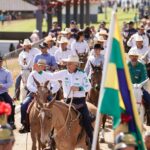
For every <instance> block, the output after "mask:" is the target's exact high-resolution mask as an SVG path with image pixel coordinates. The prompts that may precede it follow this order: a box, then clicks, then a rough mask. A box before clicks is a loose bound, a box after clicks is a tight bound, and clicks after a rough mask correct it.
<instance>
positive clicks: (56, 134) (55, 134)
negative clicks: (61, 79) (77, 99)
mask: <svg viewBox="0 0 150 150" xmlns="http://www.w3.org/2000/svg"><path fill="white" fill-rule="evenodd" d="M70 93H71V90H70V91H69V94H68V96H67V98H66V100H67V99H68V97H69V95H70ZM73 94H74V93H73ZM72 102H73V95H72V98H71V102H70V104H69V110H68V114H67V118H66V121H65V124H64V125H63V127H62V128H61V129H60V130H59V131H58V132H57V133H54V135H53V136H52V138H55V137H56V136H58V134H59V133H60V132H61V131H62V130H63V129H64V128H65V126H66V124H67V122H68V119H69V115H70V111H71V106H72Z"/></svg>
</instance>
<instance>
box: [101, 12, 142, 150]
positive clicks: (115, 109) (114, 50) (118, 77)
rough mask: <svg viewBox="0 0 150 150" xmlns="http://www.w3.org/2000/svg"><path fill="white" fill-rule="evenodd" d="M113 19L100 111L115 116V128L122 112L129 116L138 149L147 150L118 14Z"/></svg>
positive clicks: (131, 131) (119, 121) (129, 124)
mask: <svg viewBox="0 0 150 150" xmlns="http://www.w3.org/2000/svg"><path fill="white" fill-rule="evenodd" d="M112 19H114V20H113V21H114V26H113V27H114V28H113V29H111V31H113V34H112V40H111V44H112V45H111V50H110V54H109V58H108V61H107V65H106V66H107V69H106V73H105V80H104V81H103V87H102V90H101V92H102V93H101V96H100V105H99V111H100V113H101V114H108V115H110V116H113V127H114V128H117V127H118V125H119V124H120V123H121V116H122V114H125V115H126V116H127V117H128V130H129V132H130V133H132V134H133V135H134V136H135V137H136V140H137V144H138V149H139V150H145V145H144V142H143V139H142V134H141V127H142V124H141V122H140V119H139V115H138V112H137V107H136V100H135V97H134V95H133V90H132V84H131V79H130V74H129V70H128V67H127V64H126V61H125V52H124V48H123V43H122V39H121V34H120V32H119V26H118V22H117V17H116V15H114V18H112ZM108 44H110V43H108ZM108 51H109V49H108ZM106 57H107V55H106Z"/></svg>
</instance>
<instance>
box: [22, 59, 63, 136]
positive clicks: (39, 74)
mask: <svg viewBox="0 0 150 150" xmlns="http://www.w3.org/2000/svg"><path fill="white" fill-rule="evenodd" d="M45 67H46V61H45V60H42V59H39V60H38V62H37V66H36V65H35V70H34V71H32V72H31V74H30V75H29V77H28V81H27V88H28V90H29V91H30V93H29V94H28V96H27V97H26V99H25V100H24V101H23V103H22V105H21V123H22V125H23V126H22V128H21V129H20V130H19V132H20V133H26V132H29V128H27V122H26V119H27V118H26V117H27V109H28V106H29V104H30V103H31V102H32V99H33V98H34V95H35V94H36V92H37V90H38V89H37V85H36V83H35V80H36V81H38V82H39V83H40V85H41V86H42V85H44V83H45V82H46V81H50V84H48V89H52V90H51V92H52V94H54V93H56V92H57V91H58V90H59V88H60V85H59V83H58V82H56V81H55V82H54V81H51V73H50V72H45V71H43V70H45ZM47 99H48V101H50V100H51V99H52V97H51V96H48V98H47Z"/></svg>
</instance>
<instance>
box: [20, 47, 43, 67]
mask: <svg viewBox="0 0 150 150" xmlns="http://www.w3.org/2000/svg"><path fill="white" fill-rule="evenodd" d="M39 53H41V52H40V50H38V49H37V48H32V49H30V50H29V52H26V51H22V52H21V53H20V54H19V57H18V61H19V65H20V66H21V69H31V68H32V67H33V60H34V57H35V56H36V55H37V54H39Z"/></svg>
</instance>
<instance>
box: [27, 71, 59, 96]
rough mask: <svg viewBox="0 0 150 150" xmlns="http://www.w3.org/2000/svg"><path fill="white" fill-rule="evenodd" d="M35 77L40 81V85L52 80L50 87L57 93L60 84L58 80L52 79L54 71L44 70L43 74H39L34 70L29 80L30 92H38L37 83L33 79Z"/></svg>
mask: <svg viewBox="0 0 150 150" xmlns="http://www.w3.org/2000/svg"><path fill="white" fill-rule="evenodd" d="M33 77H34V78H35V79H36V80H37V81H38V82H39V83H40V85H43V86H44V84H45V83H46V81H50V82H49V84H48V86H47V87H48V89H49V90H51V87H52V90H51V92H52V94H54V93H56V92H57V91H58V90H59V88H60V84H59V82H58V81H52V80H51V78H52V73H50V72H45V71H43V72H42V74H39V73H38V72H37V71H32V72H31V73H30V75H29V77H28V80H27V88H28V90H29V91H30V92H33V93H36V92H37V85H36V83H35V81H34V79H33Z"/></svg>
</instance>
